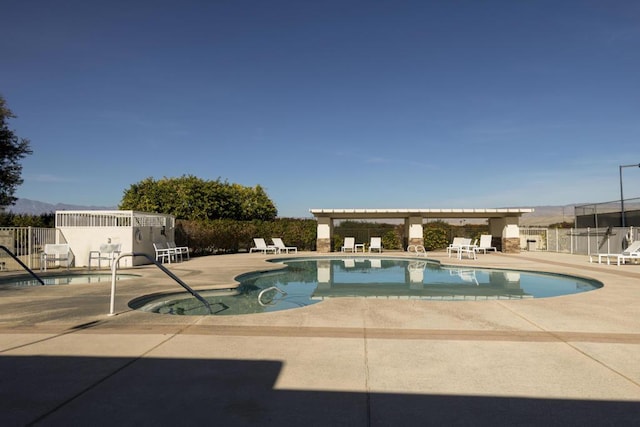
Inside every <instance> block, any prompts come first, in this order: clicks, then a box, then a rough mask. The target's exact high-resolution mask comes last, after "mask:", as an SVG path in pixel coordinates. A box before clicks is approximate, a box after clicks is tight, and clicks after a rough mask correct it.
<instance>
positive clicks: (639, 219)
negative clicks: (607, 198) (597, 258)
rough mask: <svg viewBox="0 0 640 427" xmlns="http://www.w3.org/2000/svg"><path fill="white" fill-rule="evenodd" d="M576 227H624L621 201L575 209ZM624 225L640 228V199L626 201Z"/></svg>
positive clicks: (581, 206) (579, 206)
mask: <svg viewBox="0 0 640 427" xmlns="http://www.w3.org/2000/svg"><path fill="white" fill-rule="evenodd" d="M574 213H575V218H576V220H575V221H576V224H575V226H576V227H581V228H586V227H594V228H607V227H620V226H622V203H620V200H614V201H611V202H601V203H589V204H586V205H578V206H576V207H575V208H574ZM624 217H625V221H624V224H625V225H626V226H634V227H640V198H633V199H625V200H624Z"/></svg>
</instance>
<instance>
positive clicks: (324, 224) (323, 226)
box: [316, 216, 333, 253]
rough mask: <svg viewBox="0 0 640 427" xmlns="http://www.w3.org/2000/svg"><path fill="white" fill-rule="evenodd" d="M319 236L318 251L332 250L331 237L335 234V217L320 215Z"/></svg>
mask: <svg viewBox="0 0 640 427" xmlns="http://www.w3.org/2000/svg"><path fill="white" fill-rule="evenodd" d="M317 236H318V237H317V238H316V251H318V252H322V253H326V252H331V237H332V236H333V218H331V217H329V216H320V217H318V235H317Z"/></svg>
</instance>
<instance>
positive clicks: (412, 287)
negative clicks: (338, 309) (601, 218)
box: [134, 257, 602, 315]
mask: <svg viewBox="0 0 640 427" xmlns="http://www.w3.org/2000/svg"><path fill="white" fill-rule="evenodd" d="M284 263H285V264H286V268H285V269H283V270H278V271H272V272H267V273H258V274H247V275H243V276H241V277H239V278H238V280H239V281H240V283H241V286H240V287H239V288H238V289H235V290H233V291H232V294H229V292H230V291H227V293H226V294H223V293H221V291H208V293H203V297H205V298H206V299H207V301H209V303H210V304H211V305H212V306H213V307H214V310H213V311H214V314H217V315H234V314H247V313H261V312H270V311H278V310H286V309H290V308H296V307H302V306H307V305H311V304H316V303H318V302H320V301H322V300H325V299H329V298H341V297H355V298H378V299H414V300H440V301H478V300H493V299H530V298H549V297H556V296H561V295H569V294H576V293H581V292H587V291H591V290H594V289H598V288H599V287H601V286H602V284H600V283H599V282H596V281H592V280H587V279H582V278H577V277H572V276H564V275H557V274H550V273H533V272H523V271H515V270H496V269H485V268H453V267H443V266H441V265H440V264H438V263H435V262H429V261H423V260H420V261H416V260H400V259H383V258H358V257H351V258H344V259H342V258H341V259H326V258H323V259H295V260H287V261H285V262H284ZM258 296H260V298H258ZM161 300H162V301H160V302H158V301H156V302H152V301H149V300H143V301H141V302H139V304H138V305H145V304H147V307H146V308H144V307H138V306H135V307H134V308H140V309H143V310H147V311H153V312H156V313H166V314H182V315H187V314H194V315H195V314H209V313H208V312H207V311H206V310H205V309H204V307H203V306H202V304H201V303H200V302H199V301H197V300H196V299H195V298H192V297H190V296H188V297H187V296H185V294H176V295H175V297H173V298H171V297H168V296H164V297H163V298H162V299H161Z"/></svg>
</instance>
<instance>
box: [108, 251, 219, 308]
mask: <svg viewBox="0 0 640 427" xmlns="http://www.w3.org/2000/svg"><path fill="white" fill-rule="evenodd" d="M136 256H143V257H145V258H146V259H148V260H149V261H151V263H152V264H155V265H156V267H158V268H159V269H160V270H162V271H163V272H165V273H166V274H167V276H169V277H171V278H172V279H173V280H175V281H176V282H177V283H178V284H179V285H180V286H182V287H183V288H185V289H186V290H187V292H189V293H190V294H191V295H193V296H194V297H196V298H197V299H198V301H200V302H201V303H202V304H204V306H205V307H207V308H208V309H209V313H210V314H213V310H211V305H210V304H209V301H207V300H206V299H204V298H202V296H201V295H200V294H199V293H197V292H196V291H194V290H193V289H191V287H189V285H187V284H186V283H184V282H183V281H182V280H180V278H179V277H178V276H176V275H175V274H173V273H172V272H171V270H169V269H168V268H167V267H165V266H164V265H162V264H160V263H159V262H158V261H156V260H155V259H153V258H151V257H150V256H149V255H147V254H145V253H137V252H130V253H125V254H120V255H118V257H117V258H116V259H115V260H114V261H113V265H112V266H111V305H110V310H109V316H115V313H114V311H115V304H116V273H117V272H118V264H119V263H120V259H121V258H124V257H136Z"/></svg>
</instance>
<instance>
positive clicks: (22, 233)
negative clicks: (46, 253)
mask: <svg viewBox="0 0 640 427" xmlns="http://www.w3.org/2000/svg"><path fill="white" fill-rule="evenodd" d="M47 243H66V241H65V240H64V237H63V236H62V233H58V231H57V230H56V229H55V228H41V227H0V245H2V246H4V247H6V248H7V249H8V250H9V251H10V252H11V253H13V254H14V255H15V257H16V258H17V259H19V260H20V261H21V262H22V263H24V264H25V265H27V266H28V267H29V268H31V269H37V268H40V253H42V250H43V249H44V245H46V244H47ZM3 255H4V253H1V252H0V261H3V262H5V268H6V269H7V270H10V271H11V270H21V269H22V266H21V265H20V264H19V263H18V262H17V261H16V258H13V257H9V258H7V257H4V256H3ZM2 258H4V259H2Z"/></svg>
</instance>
